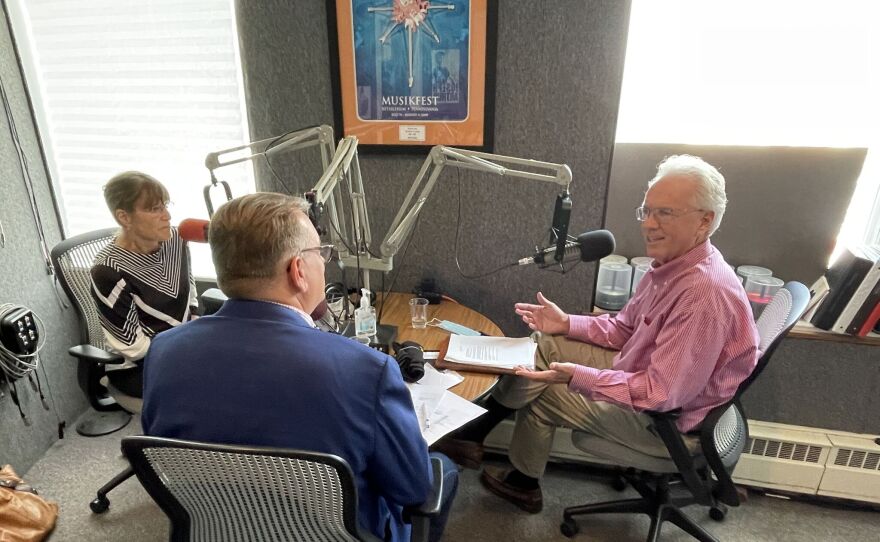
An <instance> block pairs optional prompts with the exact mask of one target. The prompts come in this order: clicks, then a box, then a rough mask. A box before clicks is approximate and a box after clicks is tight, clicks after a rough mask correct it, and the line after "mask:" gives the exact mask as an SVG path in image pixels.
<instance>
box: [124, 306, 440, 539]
mask: <svg viewBox="0 0 880 542" xmlns="http://www.w3.org/2000/svg"><path fill="white" fill-rule="evenodd" d="M141 416H142V418H141V419H142V422H143V429H144V432H145V433H146V434H147V435H156V436H162V437H171V438H180V439H188V440H196V441H205V442H218V443H227V444H245V445H256V446H274V447H280V448H300V449H306V450H315V451H319V452H326V453H332V454H336V455H339V456H341V457H343V458H344V459H345V460H346V461H348V464H349V465H350V466H351V469H352V471H353V472H354V476H355V479H356V481H357V488H358V516H359V520H360V523H361V525H362V526H363V527H365V528H366V529H368V530H370V531H372V532H373V533H374V534H376V535H377V536H379V537H380V538H384V537H385V532H386V525H387V526H388V527H390V531H391V533H392V539H393V540H404V539H408V537H409V526H408V525H405V524H404V523H403V522H402V519H401V510H402V506H403V505H407V504H419V503H421V502H423V501H424V500H425V498H426V497H427V494H428V491H429V489H430V486H431V470H430V462H429V459H428V450H427V446H426V444H425V440H424V439H423V438H422V436H421V434H420V432H419V425H418V421H417V419H416V415H415V412H414V411H413V406H412V400H411V398H410V395H409V392H408V391H407V389H406V387H405V386H404V384H403V379H402V378H401V376H400V370H399V369H398V366H397V363H396V362H395V361H394V360H393V359H392V358H391V357H389V356H387V355H385V354H382V353H380V352H378V351H376V350H372V349H370V348H368V347H366V346H363V345H361V344H358V343H356V342H355V341H352V340H350V339H347V338H345V337H341V336H339V335H335V334H332V333H328V332H325V331H321V330H318V329H314V328H312V327H310V326H309V325H308V324H306V323H305V321H304V320H303V318H302V317H301V316H300V315H299V314H297V313H296V312H295V311H293V310H291V309H288V308H286V307H282V306H280V305H275V304H272V303H266V302H262V301H250V300H240V299H230V300H228V301H226V302H225V303H224V304H223V307H222V308H221V309H220V310H219V311H218V312H217V313H216V314H214V315H212V316H206V317H204V318H200V319H198V320H195V321H193V322H189V323H187V324H185V325H182V326H179V327H176V328H173V329H170V330H168V331H165V332H163V333H161V334H159V335H157V336H156V337H155V338H154V339H153V343H152V345H151V347H150V350H149V352H148V354H147V357H146V359H145V361H144V409H143V413H142V415H141Z"/></svg>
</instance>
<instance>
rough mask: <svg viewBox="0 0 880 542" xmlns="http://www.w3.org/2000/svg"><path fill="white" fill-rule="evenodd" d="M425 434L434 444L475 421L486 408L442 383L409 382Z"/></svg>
mask: <svg viewBox="0 0 880 542" xmlns="http://www.w3.org/2000/svg"><path fill="white" fill-rule="evenodd" d="M407 387H408V388H409V393H410V395H411V396H412V400H413V407H414V408H415V411H416V418H418V420H419V429H420V430H421V432H422V437H424V439H425V441H426V442H427V443H428V445H429V446H430V445H431V444H433V443H434V442H436V441H437V440H438V439H439V438H440V437H442V436H443V435H445V434H446V433H449V432H450V431H454V430H455V429H458V428H459V427H461V426H462V425H464V424H466V423H467V422H469V421H471V420H473V419H474V418H476V417H477V416H479V415H480V414H482V413H483V412H486V409H485V408H483V407H479V406H477V405H475V404H473V403H471V402H470V401H468V400H466V399H462V398H461V397H459V396H458V395H456V394H454V393H452V392H450V391H446V390H444V389H443V388H442V387H439V386H417V385H413V384H408V385H407Z"/></svg>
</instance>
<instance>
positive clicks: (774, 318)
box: [736, 281, 810, 400]
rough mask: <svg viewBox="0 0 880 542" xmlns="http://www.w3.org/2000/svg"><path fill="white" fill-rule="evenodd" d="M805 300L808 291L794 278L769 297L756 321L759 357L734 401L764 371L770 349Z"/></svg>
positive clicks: (801, 307)
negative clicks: (771, 297)
mask: <svg viewBox="0 0 880 542" xmlns="http://www.w3.org/2000/svg"><path fill="white" fill-rule="evenodd" d="M809 301H810V291H809V290H808V289H807V287H806V286H804V285H803V284H801V283H800V282H794V281H791V282H787V283H786V284H785V286H783V287H782V288H780V289H779V290H778V291H777V292H776V294H775V295H774V296H773V299H772V300H771V301H770V303H769V304H768V305H767V307H766V308H765V309H764V312H762V313H761V316H760V318H758V322H757V326H758V336H759V337H760V339H761V340H760V342H759V343H758V351H760V352H761V356H760V357H759V358H758V363H757V364H756V365H755V368H754V370H752V373H751V374H750V375H749V376H748V377H747V378H746V379H745V380H743V381H742V382H741V383H740V385H739V387H738V388H737V390H736V399H737V400H738V399H739V397H740V396H741V395H742V394H743V393H744V392H745V391H746V389H748V387H749V386H751V385H752V382H754V381H755V379H757V378H758V376H760V374H761V373H762V372H763V371H764V368H765V367H766V366H767V362H768V361H770V357H771V356H772V355H773V352H774V351H775V350H776V348H777V347H778V346H779V344H780V343H781V342H782V338H783V337H785V335H787V334H788V332H789V330H791V328H792V327H794V325H795V324H796V323H797V321H798V320H799V319H800V317H801V315H803V313H804V310H805V309H806V308H807V303H808V302H809Z"/></svg>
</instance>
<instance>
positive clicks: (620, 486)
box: [611, 475, 629, 491]
mask: <svg viewBox="0 0 880 542" xmlns="http://www.w3.org/2000/svg"><path fill="white" fill-rule="evenodd" d="M628 485H629V482H627V481H626V478H624V477H623V476H620V475H618V476H615V477H614V480H611V488H612V489H614V490H615V491H623V490H624V489H626V488H627V486H628Z"/></svg>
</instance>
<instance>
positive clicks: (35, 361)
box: [0, 303, 46, 381]
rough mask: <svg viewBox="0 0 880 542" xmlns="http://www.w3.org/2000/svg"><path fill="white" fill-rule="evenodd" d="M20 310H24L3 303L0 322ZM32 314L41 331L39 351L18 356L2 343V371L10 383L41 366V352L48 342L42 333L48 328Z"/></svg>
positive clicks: (0, 343)
mask: <svg viewBox="0 0 880 542" xmlns="http://www.w3.org/2000/svg"><path fill="white" fill-rule="evenodd" d="M20 308H22V307H21V306H20V305H13V304H12V303H3V304H2V305H0V320H3V318H4V317H5V316H6V315H7V314H9V313H10V312H12V311H14V310H18V309H20ZM25 308H26V307H25ZM31 314H32V315H33V317H34V320H35V321H36V322H37V329H38V330H39V331H40V334H39V336H38V339H37V349H36V350H35V351H34V352H33V353H32V354H18V353H15V352H12V351H11V350H9V349H8V348H6V345H4V344H3V343H2V342H0V371H3V373H4V374H5V375H6V377H7V379H9V380H10V381H12V380H17V379H19V378H23V377H26V376H28V375H29V374H31V373H32V372H34V371H36V370H37V368H38V367H39V366H40V357H39V356H40V350H42V348H43V344H45V342H46V341H45V337H44V336H43V333H42V332H43V331H44V330H45V329H46V327H45V326H44V325H43V321H42V320H41V319H40V317H39V316H37V315H36V313H34V312H33V311H31Z"/></svg>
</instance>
